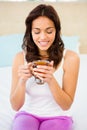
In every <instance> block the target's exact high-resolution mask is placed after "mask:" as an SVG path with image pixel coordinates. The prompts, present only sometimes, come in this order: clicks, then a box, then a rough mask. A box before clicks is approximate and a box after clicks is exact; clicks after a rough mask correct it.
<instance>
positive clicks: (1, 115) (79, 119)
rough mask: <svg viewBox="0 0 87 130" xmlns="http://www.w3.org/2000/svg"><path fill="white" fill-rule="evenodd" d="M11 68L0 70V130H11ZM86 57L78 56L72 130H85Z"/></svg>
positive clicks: (86, 115)
mask: <svg viewBox="0 0 87 130" xmlns="http://www.w3.org/2000/svg"><path fill="white" fill-rule="evenodd" d="M10 87H11V67H2V68H0V130H11V127H12V120H13V117H14V115H15V111H13V110H12V108H11V105H10V102H9V95H10ZM86 99H87V55H80V72H79V79H78V84H77V90H76V95H75V100H74V103H73V105H72V107H71V110H72V111H73V118H74V123H75V125H74V127H75V128H74V130H87V101H86Z"/></svg>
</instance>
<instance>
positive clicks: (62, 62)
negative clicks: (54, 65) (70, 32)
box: [60, 49, 67, 68]
mask: <svg viewBox="0 0 87 130" xmlns="http://www.w3.org/2000/svg"><path fill="white" fill-rule="evenodd" d="M66 51H67V49H64V51H63V57H62V61H61V65H60V68H63V64H64V57H65V54H66Z"/></svg>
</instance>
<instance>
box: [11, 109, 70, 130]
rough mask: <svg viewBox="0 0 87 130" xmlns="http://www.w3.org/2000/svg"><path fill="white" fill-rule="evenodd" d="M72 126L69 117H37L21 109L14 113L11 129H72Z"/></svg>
mask: <svg viewBox="0 0 87 130" xmlns="http://www.w3.org/2000/svg"><path fill="white" fill-rule="evenodd" d="M72 128H73V121H72V118H71V117H68V116H56V117H39V116H35V115H32V114H29V113H26V112H24V111H23V112H19V113H18V114H17V115H16V117H15V119H14V124H13V129H12V130H72Z"/></svg>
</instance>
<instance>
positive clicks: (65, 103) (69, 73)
mask: <svg viewBox="0 0 87 130" xmlns="http://www.w3.org/2000/svg"><path fill="white" fill-rule="evenodd" d="M79 62H80V61H79V57H78V55H77V54H75V53H73V52H67V54H66V56H65V60H64V68H63V69H64V75H63V81H62V82H63V86H62V89H61V87H60V86H59V84H58V82H57V81H56V80H55V78H52V80H51V82H49V86H50V89H51V92H52V93H53V96H54V98H55V100H56V102H57V103H58V104H59V105H60V107H61V108H62V109H63V110H67V109H69V108H70V106H71V104H72V103H73V99H74V95H75V90H76V85H77V80H78V72H79Z"/></svg>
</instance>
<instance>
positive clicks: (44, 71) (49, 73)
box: [33, 61, 54, 83]
mask: <svg viewBox="0 0 87 130" xmlns="http://www.w3.org/2000/svg"><path fill="white" fill-rule="evenodd" d="M53 72H54V68H53V61H51V62H50V63H49V65H38V66H37V67H36V68H33V74H34V75H35V76H36V77H38V78H40V79H42V80H43V81H44V82H47V83H49V82H50V81H51V80H52V78H53Z"/></svg>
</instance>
